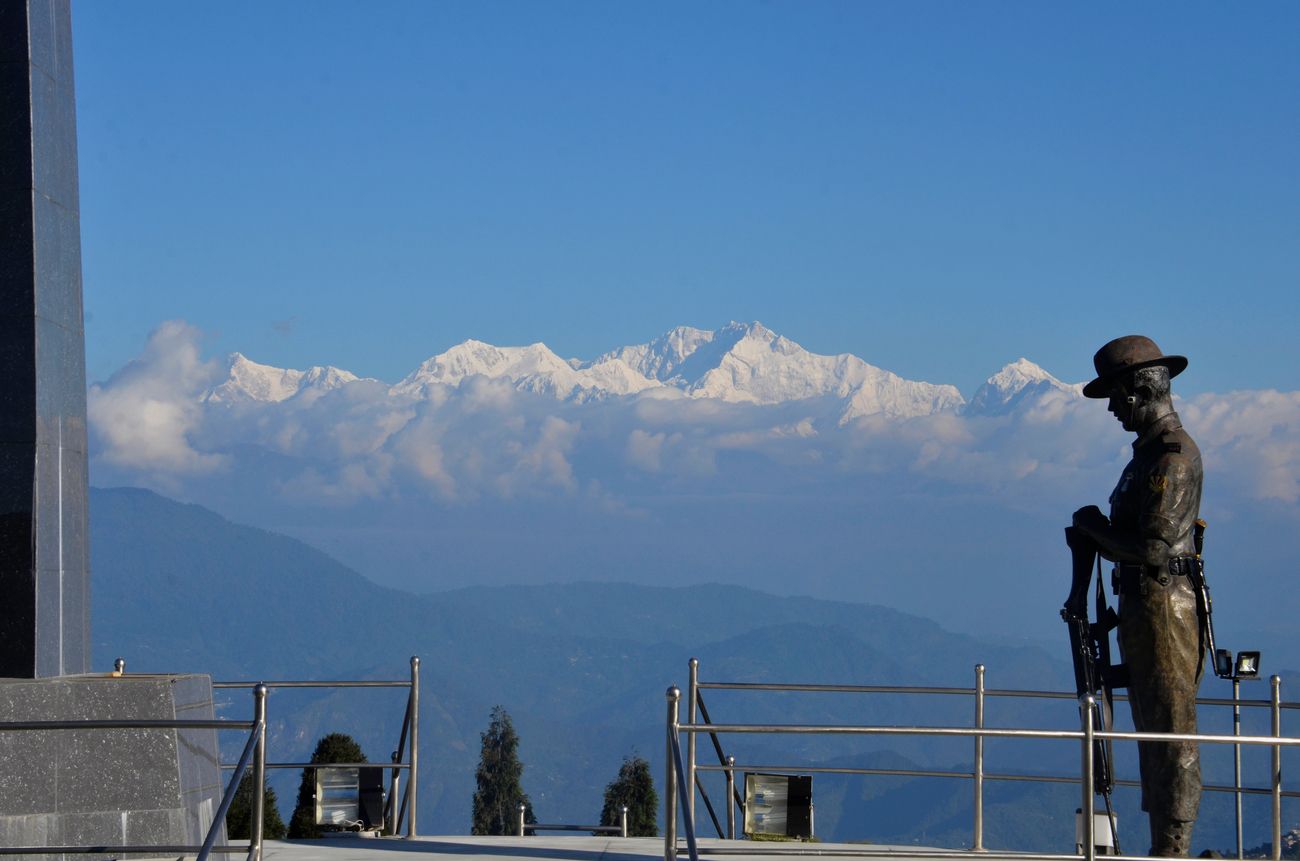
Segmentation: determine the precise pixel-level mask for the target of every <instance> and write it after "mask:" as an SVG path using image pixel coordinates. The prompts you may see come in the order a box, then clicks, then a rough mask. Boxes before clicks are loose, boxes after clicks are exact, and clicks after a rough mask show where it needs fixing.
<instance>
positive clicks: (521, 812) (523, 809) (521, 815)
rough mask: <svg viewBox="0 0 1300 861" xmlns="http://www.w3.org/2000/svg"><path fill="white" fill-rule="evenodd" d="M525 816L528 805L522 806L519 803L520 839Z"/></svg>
mask: <svg viewBox="0 0 1300 861" xmlns="http://www.w3.org/2000/svg"><path fill="white" fill-rule="evenodd" d="M527 814H528V805H527V804H524V803H523V802H522V801H521V802H519V836H520V837H523V836H524V824H525V823H524V819H525V818H527Z"/></svg>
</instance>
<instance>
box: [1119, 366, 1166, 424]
mask: <svg viewBox="0 0 1300 861" xmlns="http://www.w3.org/2000/svg"><path fill="white" fill-rule="evenodd" d="M1168 373H1169V371H1168V369H1166V368H1160V367H1157V368H1143V369H1140V370H1138V371H1136V372H1135V373H1133V374H1130V375H1129V376H1127V377H1123V378H1121V379H1119V380H1117V381H1116V382H1115V387H1114V388H1113V389H1111V392H1110V401H1109V402H1108V403H1107V404H1106V409H1108V410H1110V412H1111V413H1112V414H1113V415H1114V416H1115V418H1116V419H1118V420H1119V423H1120V424H1121V425H1123V426H1124V430H1126V431H1129V432H1131V433H1139V432H1141V431H1142V429H1143V428H1145V427H1147V426H1148V425H1150V424H1151V423H1152V422H1154V421H1156V420H1157V419H1159V418H1160V417H1161V416H1163V415H1164V414H1165V413H1167V412H1168V411H1169V408H1170V407H1169V404H1168V400H1169V377H1168Z"/></svg>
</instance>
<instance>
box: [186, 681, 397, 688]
mask: <svg viewBox="0 0 1300 861" xmlns="http://www.w3.org/2000/svg"><path fill="white" fill-rule="evenodd" d="M258 685H266V686H267V687H268V688H409V687H410V686H411V682H410V681H409V680H407V681H372V680H361V681H347V682H322V681H301V682H213V683H212V687H214V688H255V687H257V686H258Z"/></svg>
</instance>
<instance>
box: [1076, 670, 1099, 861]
mask: <svg viewBox="0 0 1300 861" xmlns="http://www.w3.org/2000/svg"><path fill="white" fill-rule="evenodd" d="M1096 704H1097V701H1096V699H1095V698H1094V697H1093V695H1092V694H1090V693H1089V694H1084V695H1083V696H1082V697H1080V698H1079V712H1080V717H1082V718H1083V781H1082V783H1083V805H1082V807H1081V810H1082V811H1083V823H1082V825H1083V828H1082V832H1083V857H1084V858H1085V859H1086V861H1096V856H1097V845H1096V839H1097V838H1096V835H1094V834H1093V825H1094V823H1093V821H1092V817H1093V801H1094V796H1095V795H1096V791H1095V789H1096V787H1095V785H1094V784H1093V773H1092V769H1093V753H1094V751H1093V733H1094V732H1096V728H1095V727H1094V726H1093V710H1094V707H1095V706H1096Z"/></svg>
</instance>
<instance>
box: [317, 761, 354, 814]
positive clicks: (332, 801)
mask: <svg viewBox="0 0 1300 861" xmlns="http://www.w3.org/2000/svg"><path fill="white" fill-rule="evenodd" d="M360 771H361V769H359V768H318V769H316V824H317V825H334V826H337V827H339V828H347V827H348V826H350V825H353V824H355V823H356V822H358V820H360V819H361V798H360V796H361V780H360V775H359V774H358V772H360Z"/></svg>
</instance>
